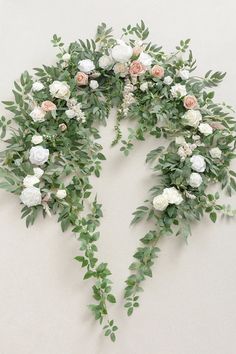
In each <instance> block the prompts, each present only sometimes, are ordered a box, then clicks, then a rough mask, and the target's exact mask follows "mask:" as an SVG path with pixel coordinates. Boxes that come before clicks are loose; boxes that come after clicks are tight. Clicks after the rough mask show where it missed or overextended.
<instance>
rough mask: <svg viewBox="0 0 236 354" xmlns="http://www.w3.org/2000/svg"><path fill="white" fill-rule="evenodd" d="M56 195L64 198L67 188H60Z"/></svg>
mask: <svg viewBox="0 0 236 354" xmlns="http://www.w3.org/2000/svg"><path fill="white" fill-rule="evenodd" d="M56 197H57V198H58V199H64V198H65V197H66V190H65V189H58V191H57V193H56Z"/></svg>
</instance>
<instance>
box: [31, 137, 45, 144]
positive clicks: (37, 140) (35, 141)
mask: <svg viewBox="0 0 236 354" xmlns="http://www.w3.org/2000/svg"><path fill="white" fill-rule="evenodd" d="M42 141H43V137H42V135H33V136H32V138H31V142H32V143H33V144H34V145H38V144H41V143H42Z"/></svg>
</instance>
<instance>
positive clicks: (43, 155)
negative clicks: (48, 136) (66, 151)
mask: <svg viewBox="0 0 236 354" xmlns="http://www.w3.org/2000/svg"><path fill="white" fill-rule="evenodd" d="M48 157H49V150H48V149H45V148H44V147H43V146H40V145H39V146H33V147H32V148H31V149H30V155H29V160H30V162H31V163H32V164H34V165H39V166H40V165H43V164H44V163H45V162H47V161H48Z"/></svg>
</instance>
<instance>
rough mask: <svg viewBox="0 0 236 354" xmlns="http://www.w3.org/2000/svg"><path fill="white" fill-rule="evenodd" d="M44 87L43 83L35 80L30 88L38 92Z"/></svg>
mask: <svg viewBox="0 0 236 354" xmlns="http://www.w3.org/2000/svg"><path fill="white" fill-rule="evenodd" d="M43 89H44V85H43V84H42V82H40V81H35V82H34V83H33V85H32V90H33V91H34V92H39V91H41V90H43Z"/></svg>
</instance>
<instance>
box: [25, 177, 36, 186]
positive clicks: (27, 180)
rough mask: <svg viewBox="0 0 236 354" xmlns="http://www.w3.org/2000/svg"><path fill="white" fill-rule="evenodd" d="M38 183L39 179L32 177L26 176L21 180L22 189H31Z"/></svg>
mask: <svg viewBox="0 0 236 354" xmlns="http://www.w3.org/2000/svg"><path fill="white" fill-rule="evenodd" d="M37 183H39V179H38V177H36V176H33V175H27V176H26V177H25V178H24V179H23V185H24V187H32V186H34V185H35V184H37Z"/></svg>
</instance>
